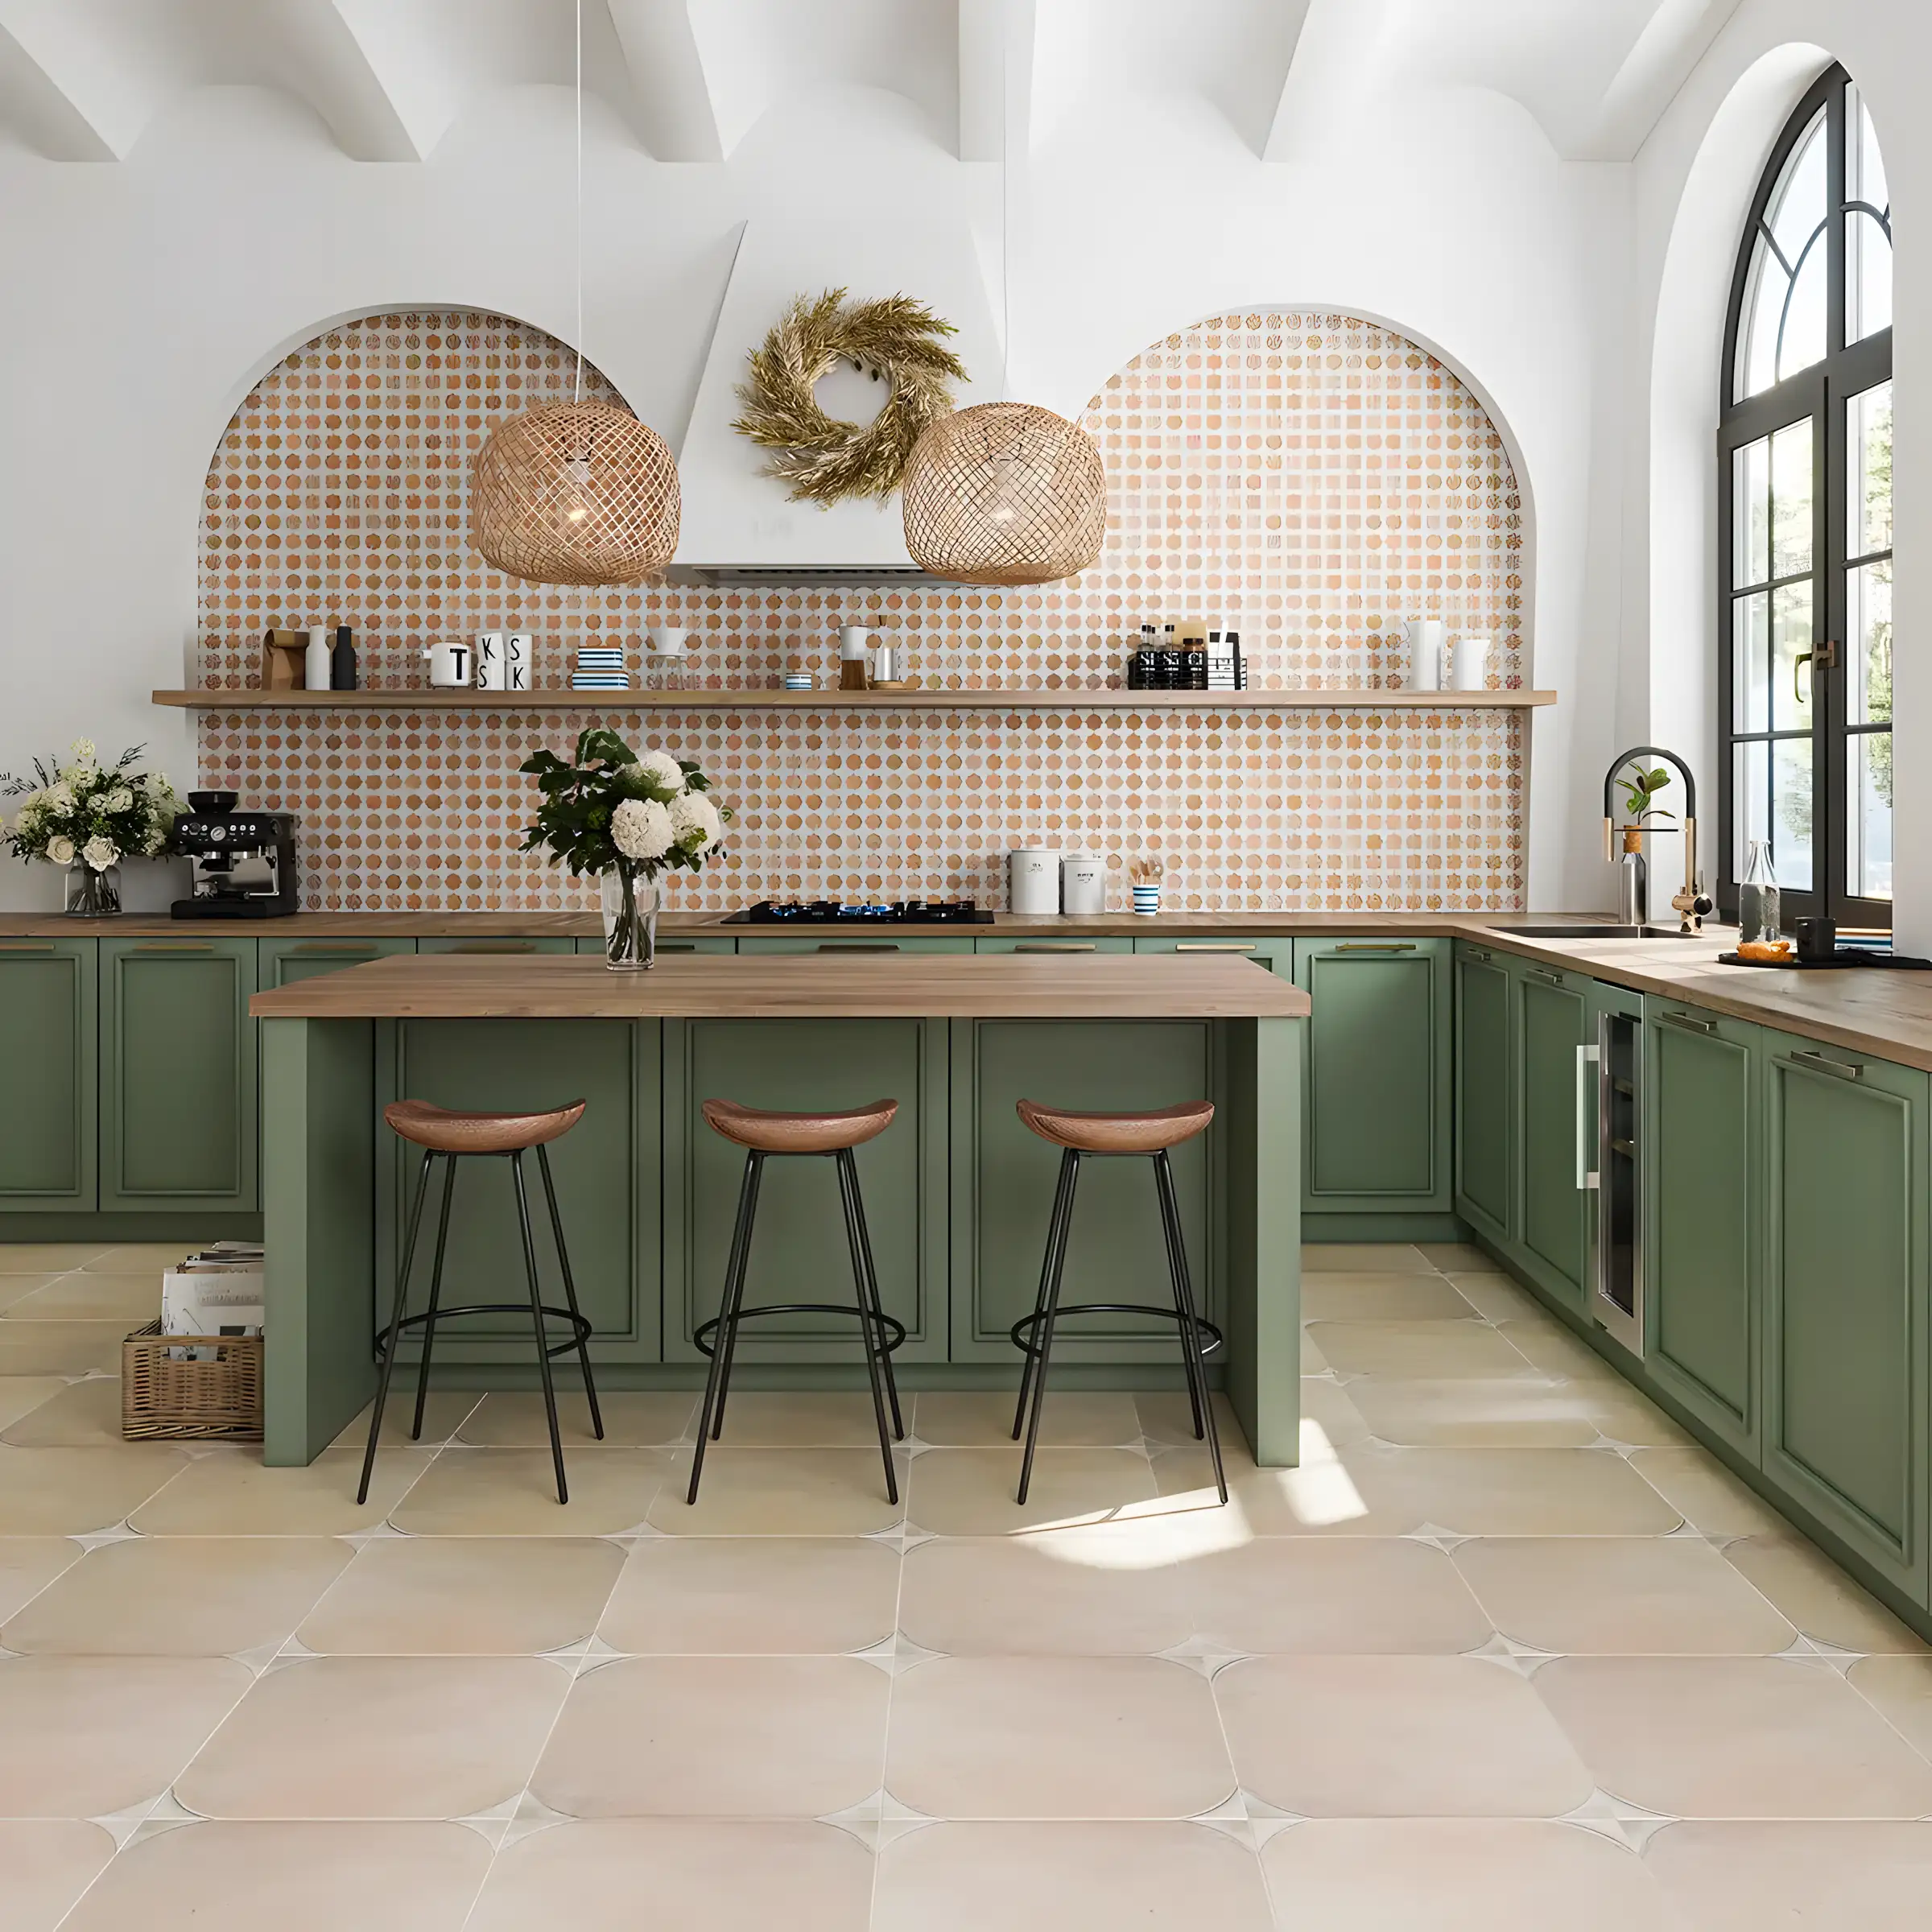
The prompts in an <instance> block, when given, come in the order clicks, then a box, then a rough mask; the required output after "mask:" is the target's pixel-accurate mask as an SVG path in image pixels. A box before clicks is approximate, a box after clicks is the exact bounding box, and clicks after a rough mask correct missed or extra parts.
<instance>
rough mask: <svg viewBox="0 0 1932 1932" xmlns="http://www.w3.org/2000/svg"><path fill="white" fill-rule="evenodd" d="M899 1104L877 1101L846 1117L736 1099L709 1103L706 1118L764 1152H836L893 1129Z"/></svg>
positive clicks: (721, 1130) (714, 1126)
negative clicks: (776, 1110)
mask: <svg viewBox="0 0 1932 1932" xmlns="http://www.w3.org/2000/svg"><path fill="white" fill-rule="evenodd" d="M898 1111H899V1104H898V1101H897V1100H872V1101H869V1102H868V1103H867V1104H866V1105H865V1106H863V1107H853V1108H848V1110H847V1111H846V1112H845V1113H774V1112H773V1111H772V1110H770V1108H764V1107H741V1106H740V1105H739V1104H738V1103H737V1101H736V1100H707V1101H706V1102H705V1103H704V1118H705V1120H706V1121H708V1122H709V1124H710V1125H711V1127H712V1129H713V1131H714V1132H716V1133H720V1134H722V1135H723V1136H724V1137H725V1139H726V1140H728V1141H736V1142H737V1145H738V1146H741V1147H749V1148H752V1149H754V1150H756V1151H757V1152H758V1153H760V1154H836V1153H837V1152H838V1151H839V1150H840V1148H842V1147H861V1146H864V1145H865V1142H866V1141H870V1140H876V1139H877V1137H879V1135H881V1133H884V1132H885V1131H886V1129H887V1128H888V1127H890V1125H892V1122H893V1117H894V1115H895V1114H897V1113H898Z"/></svg>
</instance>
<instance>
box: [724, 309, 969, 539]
mask: <svg viewBox="0 0 1932 1932" xmlns="http://www.w3.org/2000/svg"><path fill="white" fill-rule="evenodd" d="M954 333H956V331H955V330H954V328H953V326H952V324H951V323H950V322H946V321H943V320H940V318H939V316H935V314H934V313H933V312H932V311H931V309H929V308H927V306H926V305H925V303H923V302H915V301H914V300H913V299H912V298H911V297H910V295H887V296H886V297H884V298H883V299H881V300H879V301H876V302H854V303H849V304H848V303H847V302H846V300H845V291H844V289H842V288H828V289H827V290H826V291H825V292H824V294H823V295H820V296H819V299H817V300H816V301H815V302H814V301H811V300H808V299H807V298H806V297H805V296H803V295H800V296H799V298H798V299H797V300H796V301H795V302H794V303H792V305H791V308H789V309H787V310H786V312H785V319H784V320H782V322H780V323H779V324H778V326H777V327H776V328H774V329H773V330H772V332H771V333H770V335H768V336H766V338H765V343H764V346H763V347H762V349H754V350H753V352H752V355H751V379H750V381H749V382H745V383H742V384H741V385H740V386H739V389H738V400H739V401H740V402H741V403H742V404H743V405H744V410H745V413H744V414H743V415H741V416H740V417H738V418H737V420H736V421H735V422H734V423H733V424H732V427H733V429H735V430H737V432H738V433H739V434H740V435H741V436H749V437H750V439H751V440H752V441H753V442H754V443H757V444H762V446H763V447H764V448H767V449H770V450H772V451H774V452H775V453H774V456H772V459H771V460H770V462H769V463H767V464H766V465H765V473H766V475H767V476H770V477H777V478H778V479H779V481H782V482H785V483H788V484H790V485H791V489H790V490H789V492H788V494H789V495H790V496H791V498H792V499H793V500H794V501H795V502H796V501H798V500H799V499H800V498H803V499H806V500H807V501H809V502H814V503H817V504H819V505H820V506H829V505H831V504H833V503H836V502H840V501H842V500H843V499H844V498H845V497H889V496H890V495H891V494H892V493H893V492H894V490H895V489H898V486H899V480H900V478H901V477H902V476H903V475H904V474H905V473H906V459H907V458H908V457H909V456H911V454H912V448H913V445H914V444H915V443H917V442H918V441H919V437H920V436H921V435H922V434H923V432H924V431H925V430H926V429H927V427H928V426H929V425H930V424H931V423H934V422H935V421H936V420H937V419H939V417H941V416H943V415H946V414H947V412H948V411H950V410H951V409H952V394H951V393H950V392H949V391H948V390H947V386H946V385H947V382H948V381H949V380H958V381H963V380H964V378H965V374H966V371H965V369H964V366H963V365H961V363H960V359H959V357H957V356H956V355H955V354H954V353H952V350H951V349H947V348H946V347H945V346H944V345H943V342H942V341H941V337H943V336H950V335H952V334H954ZM840 361H846V362H849V363H851V364H852V366H853V368H855V369H865V370H867V371H869V373H870V374H871V376H872V378H873V381H874V382H877V380H878V379H879V378H881V376H883V377H885V378H886V379H887V380H888V381H890V383H891V384H892V393H891V394H890V395H889V396H888V397H887V398H886V407H884V408H883V409H881V411H879V413H878V415H877V416H876V417H875V418H874V419H873V421H872V422H870V423H868V424H866V425H865V427H862V428H861V427H860V425H859V424H857V423H843V422H840V420H839V419H838V418H837V417H836V416H828V415H826V413H825V411H824V410H822V409H821V408H819V403H818V398H817V396H816V395H815V393H814V391H815V388H816V386H817V384H818V381H819V378H820V377H821V376H823V375H824V374H826V372H827V371H828V370H829V369H831V368H832V366H833V365H835V364H836V363H838V362H840Z"/></svg>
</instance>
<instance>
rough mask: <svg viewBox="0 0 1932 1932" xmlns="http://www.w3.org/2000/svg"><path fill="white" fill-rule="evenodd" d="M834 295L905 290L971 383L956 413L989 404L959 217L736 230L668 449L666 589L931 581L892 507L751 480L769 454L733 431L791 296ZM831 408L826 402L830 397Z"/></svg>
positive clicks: (979, 290) (963, 386)
mask: <svg viewBox="0 0 1932 1932" xmlns="http://www.w3.org/2000/svg"><path fill="white" fill-rule="evenodd" d="M841 286H843V287H844V288H845V289H847V290H848V291H849V293H850V294H851V295H852V297H853V298H854V299H867V298H869V297H873V296H877V295H895V294H900V293H903V294H906V295H910V296H913V297H914V299H917V300H919V301H921V302H923V303H926V304H927V307H928V308H931V310H932V311H933V312H934V313H935V315H939V316H944V317H945V319H946V320H947V321H949V322H951V323H952V324H953V326H954V327H955V328H956V329H957V331H958V333H957V334H956V335H955V336H953V337H952V342H951V347H952V349H953V350H954V351H955V353H956V354H957V355H958V357H959V358H960V361H962V362H964V364H965V365H966V368H967V371H968V377H969V378H977V380H976V382H975V381H972V380H968V382H962V383H959V384H956V386H955V388H954V400H955V402H956V403H957V405H958V407H960V408H962V409H963V408H964V407H966V406H967V405H968V403H975V402H980V403H984V402H986V401H989V400H990V399H992V398H994V397H996V396H997V394H999V370H1000V362H1001V358H1000V345H999V340H998V336H997V333H996V332H995V330H994V327H993V310H992V306H991V304H990V303H989V301H988V299H987V293H986V284H985V279H984V277H983V276H982V275H981V274H980V264H979V256H978V254H977V251H976V250H975V248H974V246H973V242H972V235H971V233H969V232H968V229H967V226H966V224H965V222H964V220H956V221H949V220H947V219H944V218H937V219H935V218H933V217H923V218H922V220H921V221H919V222H918V223H916V224H914V223H900V222H896V221H895V222H890V223H888V222H884V221H881V222H877V223H876V224H874V223H869V222H868V221H866V219H865V217H864V216H863V215H860V214H855V215H853V216H852V217H850V218H848V220H846V221H824V222H818V221H813V222H809V223H806V222H799V223H791V222H778V221H770V220H763V221H748V222H747V223H746V224H745V226H744V228H743V229H742V230H741V232H740V234H739V237H738V247H737V255H736V257H735V258H734V259H733V262H732V267H731V275H730V278H729V281H728V282H727V283H726V286H725V299H724V301H723V303H722V304H721V305H720V308H719V312H718V320H717V326H716V328H715V329H714V330H713V331H712V340H711V347H710V350H709V353H708V354H707V356H706V357H705V362H704V374H703V375H702V376H701V377H700V378H699V382H698V394H697V399H696V402H695V403H693V404H692V406H691V423H690V427H688V428H687V430H686V431H685V433H684V443H683V448H681V449H679V452H678V477H679V484H680V485H681V486H682V489H683V498H684V518H683V533H682V535H681V536H680V538H679V543H678V554H677V557H676V559H675V562H674V563H673V564H672V565H671V569H670V571H669V572H667V576H668V578H669V580H670V581H671V582H672V583H674V584H678V583H683V584H694V583H695V584H877V583H910V584H931V583H935V582H937V581H939V580H937V579H935V578H933V577H931V576H928V575H927V573H926V572H924V571H923V570H921V569H920V568H919V566H918V565H917V564H914V562H913V560H912V559H911V557H910V555H908V554H907V553H906V539H905V535H904V530H903V526H902V522H901V518H900V510H899V499H898V496H897V494H896V493H895V494H894V495H893V496H892V497H889V498H888V499H887V500H886V502H883V503H873V502H845V503H836V504H834V505H833V506H832V507H831V508H830V509H828V510H821V509H820V508H819V506H818V505H816V504H815V503H808V502H792V501H791V499H790V498H789V497H787V496H786V493H785V485H783V484H782V483H780V482H778V481H775V480H774V479H773V478H772V477H768V476H766V475H764V474H763V473H762V469H763V464H764V463H765V461H766V452H765V451H764V450H762V449H761V448H758V445H757V444H755V443H753V442H751V441H750V440H748V439H747V438H745V437H744V436H740V435H739V434H738V433H737V431H736V430H734V429H733V427H731V424H732V419H733V417H734V416H736V415H737V414H738V411H739V407H740V405H739V403H738V398H737V387H738V385H739V384H740V383H741V382H743V381H744V380H745V374H746V373H747V372H746V360H745V359H746V357H748V356H749V354H750V353H751V352H752V350H753V349H756V348H757V347H758V345H759V344H760V343H761V342H762V341H764V339H765V336H766V332H767V331H769V330H770V328H771V327H772V325H773V324H774V323H775V322H777V321H778V319H779V318H780V317H781V316H782V315H783V314H784V312H785V310H786V307H787V306H788V305H789V304H790V303H791V302H792V300H793V299H795V297H797V296H799V295H817V294H818V293H819V291H820V290H821V289H824V288H837V287H841ZM827 406H828V407H829V408H832V409H834V410H836V407H837V406H836V403H832V402H831V401H830V400H829V399H828V405H827Z"/></svg>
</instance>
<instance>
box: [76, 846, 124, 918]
mask: <svg viewBox="0 0 1932 1932" xmlns="http://www.w3.org/2000/svg"><path fill="white" fill-rule="evenodd" d="M67 910H68V914H69V916H70V917H72V918H73V919H112V918H113V917H114V914H116V913H118V911H119V910H121V868H120V867H119V866H118V865H105V866H103V867H102V868H101V870H100V871H98V872H97V871H95V869H93V866H91V865H88V864H87V863H86V862H85V861H84V860H80V859H76V861H74V863H73V864H72V865H70V866H68V869H67Z"/></svg>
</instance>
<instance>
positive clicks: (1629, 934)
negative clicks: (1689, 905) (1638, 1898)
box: [1492, 919, 1706, 939]
mask: <svg viewBox="0 0 1932 1932" xmlns="http://www.w3.org/2000/svg"><path fill="white" fill-rule="evenodd" d="M1492 931H1496V932H1509V933H1513V934H1515V935H1516V936H1517V938H1518V939H1703V938H1704V937H1705V936H1706V935H1704V934H1703V933H1697V932H1682V931H1678V928H1677V927H1674V926H1612V925H1608V924H1606V925H1602V926H1590V925H1586V924H1584V923H1583V922H1582V921H1581V920H1572V921H1571V922H1570V923H1568V924H1567V925H1562V926H1556V925H1550V926H1515V925H1511V924H1509V923H1507V922H1505V921H1503V920H1500V919H1499V920H1498V921H1496V923H1495V925H1494V926H1493V927H1492Z"/></svg>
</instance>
